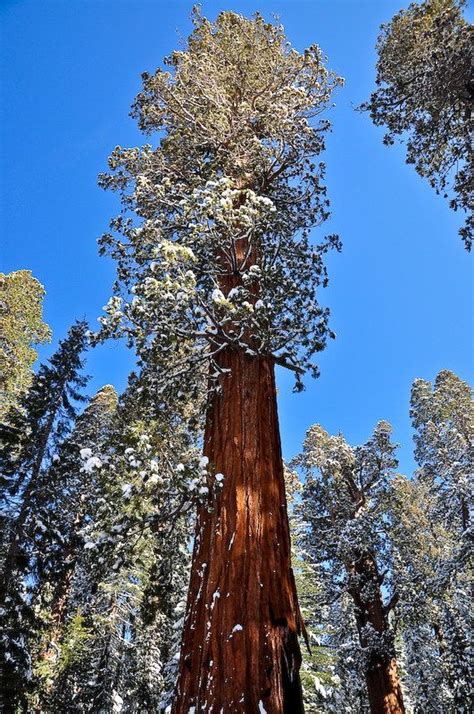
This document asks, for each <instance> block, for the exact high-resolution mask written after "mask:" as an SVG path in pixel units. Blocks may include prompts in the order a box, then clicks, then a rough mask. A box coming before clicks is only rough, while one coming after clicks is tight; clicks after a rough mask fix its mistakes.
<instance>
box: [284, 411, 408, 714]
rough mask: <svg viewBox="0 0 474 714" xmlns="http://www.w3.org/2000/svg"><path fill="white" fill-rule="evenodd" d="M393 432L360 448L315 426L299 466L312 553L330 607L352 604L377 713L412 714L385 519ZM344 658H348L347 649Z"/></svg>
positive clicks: (382, 430)
mask: <svg viewBox="0 0 474 714" xmlns="http://www.w3.org/2000/svg"><path fill="white" fill-rule="evenodd" d="M390 431H391V430H390V427H389V425H388V424H387V423H385V422H380V423H379V424H378V425H377V428H376V430H375V433H374V435H373V437H372V438H371V439H370V440H369V441H368V442H367V443H366V444H365V445H364V446H361V447H357V448H355V449H353V448H351V447H349V446H348V445H347V444H346V442H345V441H344V439H343V438H342V436H337V437H330V436H329V435H328V434H327V433H326V432H325V431H324V430H323V429H322V428H321V427H320V426H313V427H311V428H310V429H309V431H308V432H307V434H306V438H305V442H304V447H303V452H302V454H301V455H300V456H299V457H297V458H296V459H295V460H294V464H295V465H297V466H299V467H300V468H302V469H303V472H304V474H305V476H306V481H305V487H304V492H303V500H302V505H301V509H302V512H303V517H304V520H305V522H306V523H307V534H306V542H307V552H308V555H309V556H310V558H311V560H312V561H313V562H315V563H323V564H324V565H323V568H322V575H323V576H324V579H325V587H326V598H327V599H326V603H325V604H326V606H327V607H330V606H331V605H332V604H333V603H334V601H335V599H336V598H337V599H341V598H342V597H345V598H346V601H347V596H349V597H350V598H351V599H352V612H353V615H354V620H355V624H356V626H357V632H358V639H359V648H358V652H356V653H355V656H356V658H357V660H359V662H360V663H361V665H362V673H363V675H364V677H365V681H366V686H367V695H368V700H369V704H370V709H371V711H372V712H374V713H375V712H376V713H377V714H379V712H387V714H389V713H391V712H394V713H395V712H403V711H405V710H404V704H403V696H402V690H401V686H400V681H399V676H398V672H397V664H396V659H395V647H394V632H393V629H392V627H391V624H390V614H391V611H392V609H393V607H394V605H395V603H396V600H397V597H398V595H397V592H396V590H395V587H394V583H393V581H392V578H391V571H392V568H391V563H392V552H391V545H390V540H389V534H388V532H387V524H386V518H385V514H386V509H387V496H388V492H389V484H390V478H391V476H392V475H393V470H394V468H395V467H396V465H397V461H396V459H395V457H394V450H395V447H394V446H393V445H392V444H391V442H390ZM336 629H337V628H336ZM347 634H349V635H350V629H349V630H348V631H347ZM346 645H347V646H348V647H350V649H351V650H352V651H353V650H354V647H353V640H352V641H351V640H350V639H349V638H348V639H347V640H346ZM339 649H341V645H340V644H339ZM345 656H346V659H348V658H347V650H346V653H345ZM351 657H353V655H351ZM350 669H351V670H353V669H354V668H350ZM356 691H357V688H356Z"/></svg>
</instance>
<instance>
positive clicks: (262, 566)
mask: <svg viewBox="0 0 474 714" xmlns="http://www.w3.org/2000/svg"><path fill="white" fill-rule="evenodd" d="M218 360H219V365H220V367H222V368H224V369H228V370H230V373H229V374H227V375H226V376H224V377H222V378H221V387H222V390H221V392H220V393H214V394H213V396H212V397H211V401H210V405H209V409H208V413H207V422H206V430H205V447H204V453H205V455H206V456H208V458H209V463H210V466H211V468H212V469H213V470H215V472H222V473H223V474H224V477H225V478H224V481H223V488H222V490H221V492H220V494H219V495H218V496H217V497H216V498H215V501H212V500H210V501H209V503H208V505H207V506H202V507H201V508H200V510H199V513H198V520H197V525H196V540H195V546H194V555H193V565H192V573H191V583H190V589H189V595H188V605H187V613H186V620H185V626H184V633H183V641H182V649H181V660H180V672H179V680H178V685H177V692H176V697H175V702H174V706H173V712H174V713H175V714H188V712H189V711H191V710H192V707H195V711H196V712H198V711H201V710H205V711H206V712H209V713H210V714H218V713H219V712H221V711H224V712H226V714H230V713H231V712H241V713H242V712H245V713H246V714H253V713H254V712H255V713H259V714H260V713H261V712H267V713H268V714H277V713H278V714H280V713H282V712H287V713H288V714H290V713H291V714H298V713H299V712H303V703H302V692H301V684H300V679H299V667H300V663H301V654H300V648H299V642H298V634H299V632H300V630H301V626H302V622H301V616H300V611H299V606H298V601H297V595H296V588H295V581H294V577H293V571H292V569H291V558H290V536H289V526H288V516H287V506H286V495H285V485H284V478H283V463H282V456H281V445H280V435H279V426H278V414H277V404H276V389H275V375H274V365H273V360H272V359H271V357H251V356H249V355H246V354H245V353H244V352H243V351H242V350H235V349H232V348H230V347H229V348H227V349H225V350H223V351H222V352H221V353H220V355H219V356H218ZM193 711H194V710H193Z"/></svg>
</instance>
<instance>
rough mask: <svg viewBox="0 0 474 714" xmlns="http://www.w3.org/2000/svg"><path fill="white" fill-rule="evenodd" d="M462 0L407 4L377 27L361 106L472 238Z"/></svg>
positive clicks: (473, 87)
mask: <svg viewBox="0 0 474 714" xmlns="http://www.w3.org/2000/svg"><path fill="white" fill-rule="evenodd" d="M464 4H465V2H464V0H426V1H425V2H422V3H419V4H418V3H412V4H411V5H409V7H408V8H407V9H406V10H401V11H400V12H399V13H398V14H397V15H395V17H394V18H393V19H392V20H391V22H389V23H388V24H387V25H384V26H382V31H381V34H380V37H379V39H378V44H377V51H378V55H379V57H378V63H377V80H376V82H377V86H378V89H377V90H376V91H375V92H374V93H373V94H372V96H371V98H370V100H369V101H368V102H367V103H366V104H365V105H363V107H362V108H363V109H365V110H367V111H369V112H370V116H371V118H372V121H373V122H374V123H375V124H376V125H378V126H380V125H382V126H385V127H386V128H387V134H386V135H385V139H384V142H385V143H386V144H393V142H394V141H395V139H396V138H397V137H400V138H401V140H403V141H406V147H407V155H406V160H407V163H409V164H413V165H414V166H415V169H416V171H417V172H418V174H419V175H420V176H423V177H425V178H426V179H427V180H428V181H429V182H430V184H431V186H432V187H433V188H435V189H436V192H437V193H442V194H443V195H444V196H445V198H449V199H450V206H451V208H453V209H454V210H458V209H461V210H463V211H464V212H466V213H467V218H466V222H465V225H464V226H463V228H461V230H460V235H461V237H462V239H463V241H464V243H465V246H466V248H467V250H470V249H471V246H472V239H473V228H474V224H473V213H472V211H473V208H474V184H473V175H474V153H473V150H472V119H471V114H472V105H473V99H474V82H473V76H472V46H473V43H474V31H473V28H472V26H471V25H470V24H469V23H468V22H467V20H465V19H464V17H463V15H462V9H463V6H464Z"/></svg>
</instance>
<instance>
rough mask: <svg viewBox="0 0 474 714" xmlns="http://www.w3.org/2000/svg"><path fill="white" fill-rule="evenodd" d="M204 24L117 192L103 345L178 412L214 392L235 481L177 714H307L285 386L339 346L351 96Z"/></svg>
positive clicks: (213, 538)
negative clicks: (327, 288) (326, 159)
mask: <svg viewBox="0 0 474 714" xmlns="http://www.w3.org/2000/svg"><path fill="white" fill-rule="evenodd" d="M193 20H194V25H195V29H194V32H193V33H192V35H191V36H190V38H189V40H188V43H187V45H186V47H185V49H184V50H183V51H179V52H174V53H173V54H172V55H171V56H170V57H169V58H168V59H167V60H166V63H167V65H168V67H169V68H170V71H169V72H163V71H161V70H158V71H157V72H156V73H155V74H154V75H149V74H145V75H143V83H144V87H143V91H142V92H141V93H140V94H139V95H138V97H137V100H136V102H135V105H134V110H133V113H134V115H135V116H136V117H137V118H138V121H139V125H140V127H141V128H142V129H143V130H144V131H145V132H147V133H149V134H152V133H158V134H159V133H160V132H162V136H161V137H160V143H159V145H158V146H157V148H153V147H152V146H151V145H147V146H145V147H143V148H141V149H138V148H136V149H129V150H124V149H121V148H120V147H117V149H116V150H115V151H114V152H113V154H112V155H111V157H110V159H109V163H110V168H111V174H109V175H106V176H103V177H102V179H101V183H102V185H103V186H104V187H107V188H112V189H115V190H117V191H119V192H120V193H121V196H122V200H123V204H124V209H125V214H122V215H121V216H120V217H119V218H118V219H116V220H115V221H113V223H112V227H113V229H115V231H116V234H117V233H118V235H113V236H112V235H106V236H104V238H103V240H102V249H103V251H104V252H107V251H108V252H109V253H110V254H111V255H112V256H113V257H114V258H115V259H116V260H117V262H118V277H119V284H118V286H117V294H116V295H115V296H114V297H113V298H111V300H110V301H109V303H108V305H107V306H106V313H107V316H106V317H104V318H103V327H104V330H103V336H106V335H109V334H126V335H127V336H128V337H129V340H130V342H131V343H132V344H134V345H135V348H136V350H137V353H138V356H139V359H140V361H141V364H142V365H144V366H149V367H150V368H153V369H154V379H155V390H156V393H158V394H160V395H161V397H162V399H163V400H164V401H165V402H166V400H167V399H170V398H171V396H170V395H173V394H175V393H179V394H180V395H181V398H182V399H183V400H184V401H190V400H193V399H195V398H196V397H197V396H199V395H200V394H201V393H202V391H203V389H204V388H205V387H206V384H208V386H209V398H208V404H207V417H206V428H205V435H204V454H205V457H206V459H207V460H208V464H209V466H210V471H211V473H214V474H217V476H218V477H219V479H222V475H223V476H224V479H223V488H222V491H221V493H220V495H219V496H218V498H217V499H216V498H215V497H214V495H213V494H212V493H211V491H209V492H208V494H207V503H205V504H204V505H203V506H202V507H200V509H199V513H198V519H197V526H196V537H195V550H194V557H193V565H192V574H191V584H190V591H189V599H188V608H187V615H186V620H185V626H184V635H183V646H182V651H181V665H180V676H179V682H178V687H177V692H176V701H175V703H174V705H173V710H174V711H175V712H186V714H187V713H188V711H189V709H190V708H191V707H196V709H197V708H200V707H202V706H208V707H212V708H215V709H216V711H217V710H219V709H220V708H224V709H226V708H229V707H232V706H242V707H244V708H245V709H246V711H248V712H258V711H259V710H260V711H261V710H262V708H264V709H265V710H266V711H267V712H276V711H281V710H283V709H287V710H290V709H291V710H292V711H294V712H298V711H301V709H302V699H301V685H300V680H299V675H298V670H299V665H300V657H301V655H300V650H299V645H298V633H299V631H300V629H301V616H300V612H299V607H298V602H297V597H296V590H295V584H294V577H293V574H292V571H291V567H290V542H289V530H288V518H287V513H286V505H285V503H286V501H285V493H284V476H283V465H282V459H281V448H280V438H279V430H278V418H277V410H276V390H275V381H274V369H275V364H280V365H283V366H285V367H288V368H289V369H292V370H293V371H294V373H295V375H296V378H297V386H298V387H301V375H302V374H303V373H304V372H305V371H307V370H310V371H311V372H312V373H313V374H315V373H316V372H317V369H316V367H315V365H314V364H313V362H312V357H313V355H314V354H315V353H316V352H318V351H319V350H322V349H323V348H324V346H325V344H326V340H327V338H328V337H329V336H331V335H332V333H331V332H330V330H329V328H328V311H327V310H326V309H324V308H322V307H321V306H320V304H319V303H318V300H317V293H318V288H319V287H320V286H321V285H324V284H326V282H327V277H326V273H325V269H324V265H323V256H324V253H325V252H326V251H327V250H328V249H329V248H330V247H332V246H335V247H338V246H339V243H338V240H337V238H335V237H334V236H332V237H330V238H329V239H328V240H327V241H325V242H324V244H323V245H319V246H317V247H314V246H313V245H312V244H311V243H310V240H309V231H310V229H311V228H312V227H313V226H315V225H317V224H319V223H321V222H323V221H324V219H325V218H326V217H327V215H328V202H327V199H326V197H325V193H326V191H325V187H324V185H323V182H322V181H323V174H324V167H323V166H322V165H321V164H319V165H316V159H317V157H318V155H319V154H320V153H321V151H322V150H323V148H324V134H325V132H326V131H327V129H328V128H329V125H328V122H327V121H325V120H321V119H318V117H319V115H320V114H321V112H322V111H323V110H324V108H325V107H326V106H327V105H328V103H329V101H330V98H331V94H332V91H333V89H334V87H335V86H336V85H338V84H340V80H339V79H338V78H337V77H335V76H334V75H333V74H331V73H330V72H328V71H327V70H326V68H325V66H324V59H323V55H322V53H321V51H320V50H319V48H318V47H317V46H315V45H314V46H312V47H310V48H309V49H307V50H306V51H305V52H304V53H302V54H300V53H298V52H297V51H296V50H294V49H291V48H290V47H289V45H288V43H287V42H286V38H285V36H284V33H283V30H282V28H281V27H278V26H276V25H272V24H268V23H265V22H264V20H263V19H262V17H261V16H259V15H256V16H255V17H254V18H253V19H252V20H247V19H245V18H244V17H242V16H240V15H237V14H235V13H231V12H223V13H221V14H220V15H219V16H218V18H217V20H216V21H215V22H214V23H210V22H209V21H207V20H206V19H204V18H203V17H201V16H200V15H199V13H198V12H195V13H194V16H193ZM137 217H138V219H139V220H138V221H137V220H136V218H137ZM178 385H179V386H178ZM276 583H278V587H276Z"/></svg>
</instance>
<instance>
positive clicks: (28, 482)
mask: <svg viewBox="0 0 474 714" xmlns="http://www.w3.org/2000/svg"><path fill="white" fill-rule="evenodd" d="M85 342H86V324H85V323H84V322H78V323H76V324H75V325H74V326H73V327H72V328H71V329H70V330H69V333H68V335H67V337H66V339H64V340H63V341H62V342H60V344H59V348H58V350H57V351H56V353H55V354H54V355H53V357H52V358H51V359H50V360H49V363H48V364H45V365H42V366H41V367H40V369H39V370H38V373H37V374H36V376H35V378H34V380H33V383H32V385H31V387H30V389H29V391H28V393H27V394H26V395H25V396H24V398H23V399H22V400H21V402H20V405H19V407H18V408H17V409H13V410H11V411H10V412H9V415H8V421H9V426H8V427H6V426H2V429H1V431H2V433H1V436H2V450H1V453H0V467H1V471H0V473H1V474H2V480H3V483H4V484H6V485H7V488H6V489H5V493H6V494H7V497H6V499H5V503H4V506H3V508H2V526H3V529H2V562H1V574H0V612H1V624H2V627H1V630H2V636H1V639H0V662H1V680H2V681H1V684H2V695H3V707H4V711H5V712H10V711H12V712H14V711H16V706H17V704H19V705H20V706H23V707H24V706H25V701H26V699H25V697H26V692H27V689H28V687H29V681H30V680H31V666H30V644H29V641H33V640H34V639H35V638H36V636H37V623H36V622H35V618H34V613H33V610H32V608H31V588H32V587H34V585H35V582H36V579H37V576H38V569H39V568H40V567H41V563H42V557H41V545H42V543H43V542H44V538H45V534H47V532H48V514H49V508H50V504H51V502H52V501H54V499H55V488H56V485H57V484H55V483H54V482H53V483H51V482H50V480H49V466H50V464H51V463H52V461H53V459H54V455H55V454H56V453H57V450H58V448H59V444H60V443H61V441H63V439H64V438H65V437H66V436H67V434H68V432H69V431H70V429H71V425H72V423H73V421H74V418H75V416H76V403H77V402H80V401H82V400H83V397H82V396H81V394H80V392H79V390H80V389H81V388H82V387H83V386H84V385H85V383H86V379H85V378H84V377H83V376H82V375H81V369H82V366H83V364H82V358H81V355H82V352H83V350H84V348H85Z"/></svg>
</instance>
